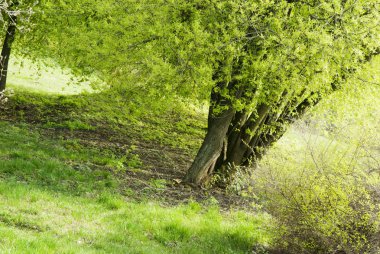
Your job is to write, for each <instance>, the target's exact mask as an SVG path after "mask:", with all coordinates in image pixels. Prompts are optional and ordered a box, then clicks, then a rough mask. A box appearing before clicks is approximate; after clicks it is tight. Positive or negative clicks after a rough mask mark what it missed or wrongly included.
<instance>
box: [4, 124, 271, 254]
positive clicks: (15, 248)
mask: <svg viewBox="0 0 380 254" xmlns="http://www.w3.org/2000/svg"><path fill="white" fill-rule="evenodd" d="M0 128H1V129H2V130H3V131H2V132H1V133H0V143H1V146H0V159H1V160H0V253H186V254H187V253H248V252H250V250H251V249H252V247H253V245H254V244H257V243H258V244H263V245H265V244H268V243H269V242H270V233H269V229H268V225H269V224H270V218H269V217H268V216H267V215H265V214H260V213H259V214H247V213H243V212H230V213H221V212H220V211H219V208H218V207H217V206H209V207H203V206H201V205H200V204H198V203H196V202H192V201H190V202H189V203H188V204H186V205H180V206H173V207H164V206H161V205H159V204H158V203H157V202H156V201H155V200H150V199H149V197H147V198H146V201H144V202H136V201H133V200H129V201H128V200H125V197H123V196H121V195H120V194H118V192H117V186H118V184H117V179H115V178H114V176H112V175H111V174H110V173H109V172H107V171H102V170H101V169H97V170H95V169H93V168H92V167H91V163H93V162H96V163H98V164H102V163H104V164H107V163H108V164H109V165H112V163H111V162H112V160H117V158H111V157H110V158H109V157H107V155H104V154H103V153H101V152H100V151H95V150H86V149H82V148H80V147H78V146H76V145H75V142H74V143H73V141H59V140H51V139H49V138H46V137H45V138H44V137H41V136H40V135H39V134H37V133H35V132H33V131H31V130H30V129H29V126H28V125H18V126H14V125H11V124H8V123H4V122H0ZM78 165H82V166H81V167H78ZM89 165H90V166H89Z"/></svg>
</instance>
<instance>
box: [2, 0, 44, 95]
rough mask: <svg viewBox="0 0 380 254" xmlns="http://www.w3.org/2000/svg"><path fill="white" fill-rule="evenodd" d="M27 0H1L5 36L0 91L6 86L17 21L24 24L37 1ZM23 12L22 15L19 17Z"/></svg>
mask: <svg viewBox="0 0 380 254" xmlns="http://www.w3.org/2000/svg"><path fill="white" fill-rule="evenodd" d="M33 2H34V3H32V1H28V0H24V1H23V0H10V1H3V2H2V4H1V5H0V9H1V12H2V13H1V19H2V21H3V22H5V24H6V25H5V27H6V29H5V36H4V41H3V47H2V50H1V55H0V91H3V90H4V89H5V88H6V83H7V74H8V64H9V59H10V56H11V51H12V46H13V42H14V40H15V36H16V30H17V23H18V21H19V20H20V19H21V23H22V24H24V25H26V24H27V23H28V21H29V18H30V15H32V13H33V12H32V6H35V5H36V4H37V2H35V1H33ZM21 14H23V16H24V17H19V16H20V15H21Z"/></svg>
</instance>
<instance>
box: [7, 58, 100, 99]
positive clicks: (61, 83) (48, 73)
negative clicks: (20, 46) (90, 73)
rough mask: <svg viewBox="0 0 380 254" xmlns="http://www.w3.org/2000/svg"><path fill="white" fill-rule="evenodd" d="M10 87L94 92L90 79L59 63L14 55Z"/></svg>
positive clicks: (64, 93)
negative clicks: (80, 77) (79, 75)
mask: <svg viewBox="0 0 380 254" xmlns="http://www.w3.org/2000/svg"><path fill="white" fill-rule="evenodd" d="M8 87H9V88H13V89H17V90H27V91H34V92H40V93H41V92H42V93H47V94H60V95H74V94H80V93H82V92H93V91H94V90H93V88H92V87H91V82H90V81H82V82H80V79H79V78H77V77H75V76H74V75H73V74H71V73H70V71H69V70H64V69H62V68H60V67H59V66H58V65H57V64H54V63H49V66H46V64H45V63H43V62H39V63H36V62H33V61H31V60H29V59H25V58H23V59H22V58H18V57H12V58H11V60H10V63H9V72H8Z"/></svg>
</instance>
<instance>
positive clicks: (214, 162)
mask: <svg viewBox="0 0 380 254" xmlns="http://www.w3.org/2000/svg"><path fill="white" fill-rule="evenodd" d="M285 95H286V93H285V92H284V93H283V96H285ZM283 96H281V97H280V98H279V102H278V104H277V105H276V104H274V105H272V106H269V105H266V104H261V105H258V106H257V109H256V110H255V111H256V112H246V111H242V112H235V111H234V110H233V109H232V107H230V109H228V110H225V111H223V112H222V113H220V114H218V115H216V114H214V113H213V109H214V107H213V106H211V107H210V112H209V119H208V129H207V134H206V137H205V139H204V141H203V144H202V146H201V148H200V149H199V151H198V154H197V156H196V158H195V160H194V162H193V164H192V166H191V167H190V169H189V170H188V172H187V174H186V176H185V179H184V180H185V182H189V183H193V184H196V185H204V184H206V183H207V182H208V181H209V179H210V178H211V177H212V175H214V174H218V175H219V176H220V177H219V178H218V179H219V180H218V181H217V182H216V183H217V184H218V185H219V186H221V187H225V186H226V185H227V184H228V183H229V182H230V181H231V179H233V177H234V175H235V173H236V170H237V167H238V166H249V165H254V164H256V163H257V161H258V160H260V158H261V157H262V156H263V154H264V153H265V151H266V150H267V148H268V147H270V146H271V145H272V144H273V143H275V142H276V141H277V140H278V139H280V138H281V137H282V135H283V134H284V133H285V131H286V126H287V124H289V123H291V122H292V121H294V119H296V118H298V117H300V116H301V115H303V113H304V110H305V108H308V107H310V106H311V105H310V103H311V102H310V101H309V97H310V96H311V95H309V96H302V94H301V95H298V96H299V97H298V98H300V97H301V98H302V97H303V99H301V100H296V101H294V100H286V99H284V97H283ZM215 97H216V96H215V95H214V96H212V98H215ZM216 101H217V100H215V99H212V100H211V102H212V105H213V103H214V104H215V102H216Z"/></svg>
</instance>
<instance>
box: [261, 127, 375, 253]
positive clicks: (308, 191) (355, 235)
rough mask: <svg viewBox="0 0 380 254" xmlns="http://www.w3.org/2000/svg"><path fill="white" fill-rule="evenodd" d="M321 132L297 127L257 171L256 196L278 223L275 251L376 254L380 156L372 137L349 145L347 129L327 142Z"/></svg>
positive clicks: (329, 135) (351, 141)
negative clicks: (276, 247) (379, 165)
mask: <svg viewBox="0 0 380 254" xmlns="http://www.w3.org/2000/svg"><path fill="white" fill-rule="evenodd" d="M320 133H321V131H319V132H318V131H316V128H314V127H313V128H311V127H310V126H306V124H302V125H298V127H296V128H293V129H292V131H291V133H289V134H288V135H287V137H286V139H285V140H283V141H282V142H280V144H278V146H276V147H274V148H273V149H272V150H271V153H270V154H268V156H266V157H265V158H264V159H263V161H262V162H261V164H260V166H259V167H258V168H257V169H256V174H255V176H254V186H255V191H256V193H259V195H260V197H261V198H262V200H263V202H264V207H265V208H266V209H268V211H269V212H270V213H271V214H272V215H273V216H274V218H275V219H276V221H277V225H278V241H277V245H278V248H280V249H281V250H283V251H288V252H289V253H347V254H348V253H378V251H380V242H379V240H378V239H379V237H380V212H379V208H380V206H379V202H378V200H379V198H380V195H379V191H380V177H379V171H380V169H379V170H377V171H376V170H374V169H376V167H378V164H377V165H376V163H377V161H379V158H380V156H379V152H378V150H376V149H374V148H373V146H372V145H371V143H374V140H373V139H374V138H375V137H374V136H372V135H371V136H370V137H368V138H370V139H367V138H365V137H364V135H360V136H361V137H360V138H358V136H357V139H351V140H349V141H348V140H347V139H345V137H346V136H345V135H346V134H347V129H344V131H342V130H337V131H335V132H334V133H330V134H327V135H328V136H327V137H326V136H322V135H320ZM343 133H344V134H345V135H340V134H343ZM356 134H357V133H356ZM377 140H379V139H377ZM368 145H369V146H368Z"/></svg>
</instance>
